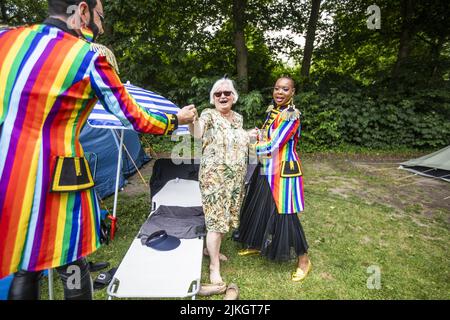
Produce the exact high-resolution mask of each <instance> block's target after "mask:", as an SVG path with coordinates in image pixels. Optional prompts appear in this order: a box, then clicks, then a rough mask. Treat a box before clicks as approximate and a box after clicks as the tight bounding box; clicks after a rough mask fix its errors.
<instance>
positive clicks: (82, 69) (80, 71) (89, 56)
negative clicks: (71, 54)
mask: <svg viewBox="0 0 450 320" xmlns="http://www.w3.org/2000/svg"><path fill="white" fill-rule="evenodd" d="M94 55H95V53H94V52H92V51H88V53H87V54H86V55H85V56H84V58H83V62H82V63H81V65H80V67H79V68H78V71H77V74H76V75H75V78H74V79H73V81H72V83H73V84H75V83H77V82H79V81H81V80H82V79H83V77H84V75H85V74H86V66H89V65H90V61H91V60H92V58H93V57H94Z"/></svg>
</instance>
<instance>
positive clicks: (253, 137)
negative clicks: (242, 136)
mask: <svg viewBox="0 0 450 320" xmlns="http://www.w3.org/2000/svg"><path fill="white" fill-rule="evenodd" d="M247 133H248V136H249V138H250V141H253V142H254V141H257V140H258V136H259V129H258V128H254V129H251V130H249V131H247Z"/></svg>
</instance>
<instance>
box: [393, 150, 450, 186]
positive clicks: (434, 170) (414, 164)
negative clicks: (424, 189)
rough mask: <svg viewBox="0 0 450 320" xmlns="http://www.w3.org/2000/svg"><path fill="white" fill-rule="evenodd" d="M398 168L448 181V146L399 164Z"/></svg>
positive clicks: (449, 156) (449, 155) (449, 169)
mask: <svg viewBox="0 0 450 320" xmlns="http://www.w3.org/2000/svg"><path fill="white" fill-rule="evenodd" d="M400 169H404V170H408V171H411V172H413V173H415V174H420V175H423V176H427V177H432V178H438V179H442V180H445V181H448V182H450V146H448V147H446V148H444V149H441V150H438V151H436V152H433V153H431V154H428V155H426V156H423V157H420V158H417V159H412V160H409V161H406V162H403V163H401V164H400Z"/></svg>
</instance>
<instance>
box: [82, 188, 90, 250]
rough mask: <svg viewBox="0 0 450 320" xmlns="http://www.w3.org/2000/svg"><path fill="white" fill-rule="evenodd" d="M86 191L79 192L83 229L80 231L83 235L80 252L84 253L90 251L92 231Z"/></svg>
mask: <svg viewBox="0 0 450 320" xmlns="http://www.w3.org/2000/svg"><path fill="white" fill-rule="evenodd" d="M87 193H88V191H83V192H82V193H81V215H82V218H83V220H82V224H81V225H82V226H83V231H82V235H83V239H82V242H81V243H82V247H81V252H82V254H85V253H86V252H90V251H91V246H90V244H91V237H92V233H91V218H90V216H91V214H92V213H91V210H90V208H89V201H88V196H87Z"/></svg>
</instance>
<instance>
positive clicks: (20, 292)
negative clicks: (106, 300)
mask: <svg viewBox="0 0 450 320" xmlns="http://www.w3.org/2000/svg"><path fill="white" fill-rule="evenodd" d="M56 271H57V272H58V274H59V276H60V278H61V281H62V284H63V287H64V297H65V299H66V300H92V279H91V275H90V273H89V265H88V263H87V261H86V259H84V258H82V259H80V260H77V261H75V262H72V263H69V264H67V265H65V266H61V267H58V268H56ZM41 276H42V271H36V272H35V271H24V270H21V271H18V272H16V273H15V274H14V279H13V281H12V283H11V287H10V289H9V293H8V299H9V300H38V299H39V280H40V278H41Z"/></svg>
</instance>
